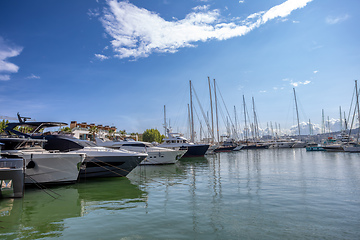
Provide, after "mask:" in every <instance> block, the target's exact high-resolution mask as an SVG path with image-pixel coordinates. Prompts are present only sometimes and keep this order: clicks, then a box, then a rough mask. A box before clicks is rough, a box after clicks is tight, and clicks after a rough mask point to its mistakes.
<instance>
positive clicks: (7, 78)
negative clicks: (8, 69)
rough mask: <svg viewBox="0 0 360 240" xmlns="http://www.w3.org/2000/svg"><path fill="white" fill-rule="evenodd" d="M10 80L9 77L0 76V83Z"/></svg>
mask: <svg viewBox="0 0 360 240" xmlns="http://www.w3.org/2000/svg"><path fill="white" fill-rule="evenodd" d="M8 80H10V75H0V81H8Z"/></svg>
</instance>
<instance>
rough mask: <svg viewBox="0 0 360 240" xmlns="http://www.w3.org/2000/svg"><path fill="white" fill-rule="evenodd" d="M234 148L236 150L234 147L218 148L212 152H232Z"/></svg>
mask: <svg viewBox="0 0 360 240" xmlns="http://www.w3.org/2000/svg"><path fill="white" fill-rule="evenodd" d="M235 148H236V146H231V147H218V148H216V149H214V152H232V151H233V150H234V149H235Z"/></svg>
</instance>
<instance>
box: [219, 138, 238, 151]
mask: <svg viewBox="0 0 360 240" xmlns="http://www.w3.org/2000/svg"><path fill="white" fill-rule="evenodd" d="M237 147H238V146H237V144H236V143H235V140H234V139H232V138H227V139H226V140H225V141H224V142H223V144H221V145H220V146H217V147H216V148H215V149H214V152H231V151H235V148H237ZM241 148H242V146H241V147H239V148H237V149H236V151H238V150H240V149H241Z"/></svg>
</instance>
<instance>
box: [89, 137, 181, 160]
mask: <svg viewBox="0 0 360 240" xmlns="http://www.w3.org/2000/svg"><path fill="white" fill-rule="evenodd" d="M95 140H96V144H97V145H98V146H102V147H107V148H112V149H122V150H128V151H133V152H139V153H146V154H148V157H147V158H146V159H145V160H144V161H142V162H141V163H140V165H153V164H159V165H160V164H174V163H176V162H177V161H178V160H179V159H180V158H181V157H182V156H183V155H184V154H185V153H186V152H187V150H174V149H169V148H163V147H158V146H153V145H151V143H148V142H141V141H135V140H133V139H125V140H123V141H111V140H107V139H106V138H98V137H96V138H95Z"/></svg>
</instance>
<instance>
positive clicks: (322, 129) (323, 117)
mask: <svg viewBox="0 0 360 240" xmlns="http://www.w3.org/2000/svg"><path fill="white" fill-rule="evenodd" d="M321 133H323V134H324V133H325V116H324V109H322V123H321Z"/></svg>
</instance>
